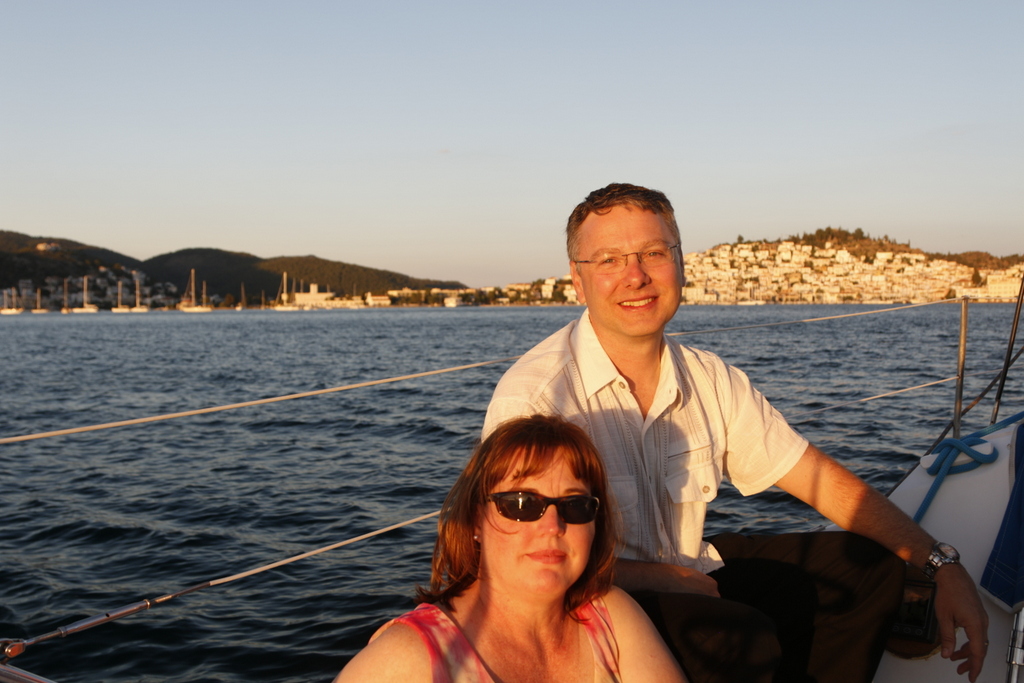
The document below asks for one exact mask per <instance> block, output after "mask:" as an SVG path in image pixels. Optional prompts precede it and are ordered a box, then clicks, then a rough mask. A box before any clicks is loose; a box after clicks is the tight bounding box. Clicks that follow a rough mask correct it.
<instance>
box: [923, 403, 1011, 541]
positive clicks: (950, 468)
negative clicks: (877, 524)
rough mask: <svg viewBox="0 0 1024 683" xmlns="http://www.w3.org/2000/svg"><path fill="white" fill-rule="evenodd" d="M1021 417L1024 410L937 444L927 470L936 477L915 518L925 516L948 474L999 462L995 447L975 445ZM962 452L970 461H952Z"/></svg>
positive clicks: (961, 472) (983, 441) (968, 470)
mask: <svg viewBox="0 0 1024 683" xmlns="http://www.w3.org/2000/svg"><path fill="white" fill-rule="evenodd" d="M1020 419H1024V412H1020V413H1017V414H1016V415H1011V416H1010V417H1008V418H1006V419H1005V420H1001V421H999V422H997V423H995V424H994V425H989V426H988V427H985V428H984V429H980V430H978V431H976V432H974V433H973V434H969V435H967V436H965V437H964V438H962V439H943V440H942V441H941V442H940V443H939V445H938V447H937V448H936V453H937V457H936V458H935V461H934V462H933V463H932V464H931V465H929V466H928V469H927V470H925V471H926V472H928V474H930V475H932V476H933V477H935V480H934V481H933V482H932V485H931V487H929V489H928V493H927V494H925V497H924V499H923V500H922V501H921V505H920V506H919V507H918V508H917V512H916V513H914V521H915V522H918V523H920V522H921V519H922V518H924V515H925V513H926V512H928V508H929V507H930V506H931V504H932V500H934V499H935V494H937V493H938V492H939V488H940V487H941V486H942V484H943V482H944V481H946V477H947V476H948V475H950V474H963V473H964V472H970V471H971V470H975V469H977V468H978V467H980V466H981V465H988V464H990V463H993V462H995V461H996V459H997V458H998V457H999V453H998V452H997V451H996V449H995V448H993V449H992V452H991V453H988V454H986V453H982V452H981V451H978V450H976V449H974V448H973V446H978V445H981V444H983V443H986V441H985V438H984V437H986V436H988V435H989V434H991V433H993V432H997V431H999V430H1000V429H1003V428H1004V427H1008V426H1009V425H1011V424H1013V423H1014V422H1017V421H1018V420H1020ZM961 453H963V454H964V455H967V456H968V457H969V458H970V461H969V462H963V463H960V464H959V465H954V464H953V463H954V462H955V461H956V459H957V458H958V457H959V456H960V454H961Z"/></svg>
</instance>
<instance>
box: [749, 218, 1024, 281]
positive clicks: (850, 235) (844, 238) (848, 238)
mask: <svg viewBox="0 0 1024 683" xmlns="http://www.w3.org/2000/svg"><path fill="white" fill-rule="evenodd" d="M755 241H757V242H762V243H765V244H778V243H779V242H780V241H782V240H745V239H743V236H742V235H740V236H739V237H738V238H737V243H738V244H739V243H752V242H755ZM786 241H789V242H794V243H796V244H809V245H811V246H813V247H816V248H819V249H823V248H824V247H825V244H826V243H831V245H832V248H833V249H845V250H846V251H848V252H849V253H850V254H852V255H853V256H856V257H858V258H864V259H867V260H868V261H873V260H874V258H875V254H876V253H877V252H880V251H883V252H885V251H889V252H893V253H894V254H902V253H908V252H909V253H914V254H924V255H925V256H927V257H928V258H929V259H931V260H942V261H953V262H954V263H960V264H963V265H965V266H970V267H971V268H977V269H983V270H1004V269H1006V268H1009V267H1011V266H1014V265H1016V264H1018V263H1021V262H1022V261H1024V254H1012V255H1010V256H992V255H991V254H989V253H987V252H984V251H966V252H964V253H962V254H940V253H936V252H926V251H923V250H921V249H917V248H915V247H911V246H910V242H907V243H906V244H904V243H902V242H897V241H896V240H893V239H891V238H890V237H889V236H888V235H884V236H882V237H872V236H871V235H869V234H867V233H866V232H864V231H863V230H862V229H860V228H857V229H856V230H853V231H850V230H844V229H843V228H833V227H827V228H819V229H817V230H815V231H814V232H805V233H803V234H802V235H790V236H789V237H787V238H786Z"/></svg>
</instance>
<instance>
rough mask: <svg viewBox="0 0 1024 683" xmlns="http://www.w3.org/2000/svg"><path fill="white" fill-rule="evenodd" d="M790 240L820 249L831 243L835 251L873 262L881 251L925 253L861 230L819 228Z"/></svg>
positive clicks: (791, 237)
mask: <svg viewBox="0 0 1024 683" xmlns="http://www.w3.org/2000/svg"><path fill="white" fill-rule="evenodd" d="M788 239H789V240H790V241H791V242H797V243H799V244H810V245H811V246H813V247H816V248H818V249H824V248H825V243H826V242H830V243H831V244H832V248H833V249H845V250H846V251H848V252H849V253H850V254H852V255H853V256H856V257H857V258H865V259H867V260H868V261H873V260H874V259H875V254H876V253H877V252H879V251H891V252H893V253H895V254H902V253H907V252H910V253H915V254H923V253H924V252H922V251H921V250H920V249H914V248H913V247H911V246H910V242H907V243H906V244H902V243H901V242H897V241H895V240H893V239H890V238H889V236H888V235H885V236H883V237H872V236H871V235H868V234H867V233H865V232H864V231H863V230H861V229H860V228H857V229H856V230H854V231H853V232H850V231H849V230H844V229H842V228H833V227H827V228H818V229H817V230H815V231H814V232H805V233H804V234H802V235H800V236H797V235H790V236H789V238H788Z"/></svg>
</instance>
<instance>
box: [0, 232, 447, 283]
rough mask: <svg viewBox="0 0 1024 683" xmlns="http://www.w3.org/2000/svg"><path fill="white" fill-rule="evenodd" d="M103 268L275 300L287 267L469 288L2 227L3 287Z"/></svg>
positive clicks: (356, 279)
mask: <svg viewBox="0 0 1024 683" xmlns="http://www.w3.org/2000/svg"><path fill="white" fill-rule="evenodd" d="M41 243H42V244H46V245H48V250H45V251H41V250H39V249H38V248H37V245H39V244H41ZM100 267H105V268H108V269H110V270H112V271H114V272H115V273H116V274H118V275H120V274H126V273H127V272H128V271H131V270H135V269H138V270H141V271H143V272H144V273H146V275H147V276H148V277H149V280H150V282H173V283H174V284H175V285H177V286H178V288H179V290H180V291H184V289H185V286H186V285H187V284H188V277H189V271H190V270H191V269H193V268H195V270H196V280H197V281H198V282H202V281H205V282H206V289H207V293H208V294H210V295H211V296H212V295H214V294H220V295H221V296H225V295H227V294H232V295H234V296H235V297H237V296H238V294H239V290H240V287H241V285H242V283H243V282H244V283H245V289H246V293H247V294H248V296H250V297H258V296H259V293H260V291H263V292H266V295H267V296H268V297H270V298H273V297H274V295H275V294H276V293H277V290H278V287H279V286H280V283H281V273H282V272H285V271H287V272H288V278H289V280H293V279H294V280H297V281H299V282H300V283H301V282H304V283H305V284H306V285H307V286H308V285H309V284H310V283H313V282H315V283H316V284H318V285H320V290H321V291H324V290H327V289H330V290H331V291H334V292H337V293H339V294H346V295H352V294H357V295H359V296H362V295H363V294H365V293H366V292H374V293H376V294H380V293H383V292H385V291H387V290H389V289H401V288H402V287H409V288H410V289H424V288H427V287H440V288H442V289H463V288H465V285H464V284H462V283H461V282H456V281H454V280H427V279H423V278H416V277H410V276H408V275H403V274H401V273H395V272H392V271H389V270H377V269H375V268H366V267H364V266H357V265H353V264H350V263H341V262H338V261H328V260H326V259H321V258H317V257H316V256H281V257H277V258H272V259H261V258H260V257H258V256H253V255H252V254H246V253H243V252H233V251H224V250H221V249H182V250H181V251H176V252H173V253H171V254H162V255H160V256H154V257H153V258H151V259H149V260H147V261H139V260H138V259H134V258H132V257H131V256H125V255H124V254H119V253H118V252H116V251H111V250H110V249H104V248H102V247H94V246H90V245H87V244H82V243H80V242H75V241H73V240H67V239H62V238H59V237H33V236H31V235H24V234H22V233H19V232H11V231H7V230H0V287H13V286H15V285H17V283H18V281H19V280H27V279H30V280H32V281H33V283H34V284H35V286H36V287H42V286H43V280H44V279H45V278H46V277H48V276H58V277H62V278H63V277H68V276H82V275H89V274H91V273H95V272H96V271H98V270H99V269H100Z"/></svg>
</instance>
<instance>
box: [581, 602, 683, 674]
mask: <svg viewBox="0 0 1024 683" xmlns="http://www.w3.org/2000/svg"><path fill="white" fill-rule="evenodd" d="M599 600H600V602H598V601H595V606H596V607H600V605H601V603H603V605H604V608H605V609H606V610H607V613H608V616H609V619H610V621H611V623H612V628H613V629H614V633H615V640H616V642H617V645H618V650H619V670H620V672H621V673H622V680H623V681H626V682H628V681H649V680H656V681H679V682H685V680H686V678H685V677H684V676H683V672H682V670H681V669H680V668H679V665H678V664H677V663H676V661H675V659H674V658H673V657H672V653H671V652H669V649H668V647H667V646H666V645H665V641H663V640H662V639H661V636H660V635H659V634H658V630H657V629H656V628H655V627H654V624H652V623H651V620H650V619H649V618H648V617H647V613H646V612H644V611H643V609H642V608H641V607H640V605H638V604H637V603H636V600H634V599H633V598H631V597H630V596H629V594H628V593H626V592H625V591H624V590H622V589H621V588H618V587H616V586H612V588H611V590H609V591H608V592H607V593H605V594H604V595H603V596H602V597H601V598H600V599H599Z"/></svg>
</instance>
